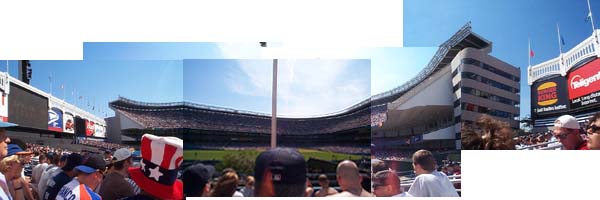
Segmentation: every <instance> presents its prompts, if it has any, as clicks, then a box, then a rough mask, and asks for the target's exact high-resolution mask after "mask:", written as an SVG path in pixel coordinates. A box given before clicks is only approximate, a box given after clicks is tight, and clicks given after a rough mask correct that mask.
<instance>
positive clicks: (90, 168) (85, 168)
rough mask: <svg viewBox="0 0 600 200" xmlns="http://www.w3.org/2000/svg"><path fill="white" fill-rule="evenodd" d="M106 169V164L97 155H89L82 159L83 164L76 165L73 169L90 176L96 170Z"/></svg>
mask: <svg viewBox="0 0 600 200" xmlns="http://www.w3.org/2000/svg"><path fill="white" fill-rule="evenodd" d="M105 168H106V162H105V161H104V159H102V157H101V156H100V155H98V154H94V153H90V154H88V155H86V156H85V157H83V164H81V165H78V166H77V167H75V169H77V170H79V171H80V172H83V173H86V174H91V173H94V172H96V171H97V170H104V169H105Z"/></svg>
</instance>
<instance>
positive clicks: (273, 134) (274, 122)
mask: <svg viewBox="0 0 600 200" xmlns="http://www.w3.org/2000/svg"><path fill="white" fill-rule="evenodd" d="M260 46H261V47H267V42H260ZM272 93H273V96H272V97H271V102H272V103H271V148H275V147H277V59H273V92H272Z"/></svg>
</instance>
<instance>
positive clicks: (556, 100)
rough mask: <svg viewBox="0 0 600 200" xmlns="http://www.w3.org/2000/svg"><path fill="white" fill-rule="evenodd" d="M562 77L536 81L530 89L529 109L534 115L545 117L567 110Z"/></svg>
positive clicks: (565, 88) (565, 89) (564, 82)
mask: <svg viewBox="0 0 600 200" xmlns="http://www.w3.org/2000/svg"><path fill="white" fill-rule="evenodd" d="M566 82H567V81H566V78H565V77H564V76H558V77H555V78H551V79H547V80H544V81H538V82H536V83H534V84H533V85H532V87H531V104H532V106H531V108H532V110H533V113H534V114H535V115H546V114H551V113H557V112H562V111H565V110H568V109H569V99H567V98H568V97H567V84H566Z"/></svg>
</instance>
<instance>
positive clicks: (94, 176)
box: [67, 153, 118, 189]
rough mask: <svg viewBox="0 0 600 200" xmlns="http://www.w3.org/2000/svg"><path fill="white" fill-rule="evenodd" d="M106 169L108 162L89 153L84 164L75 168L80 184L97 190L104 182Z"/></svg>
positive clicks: (84, 159) (84, 158)
mask: <svg viewBox="0 0 600 200" xmlns="http://www.w3.org/2000/svg"><path fill="white" fill-rule="evenodd" d="M67 162H68V161H67ZM67 165H69V164H68V163H67ZM105 168H106V162H105V161H104V159H102V157H101V156H100V155H98V154H94V153H89V154H87V155H86V156H85V157H83V162H82V164H81V165H78V166H76V167H75V169H76V170H77V172H78V173H77V179H78V180H79V182H80V183H83V184H85V185H87V186H88V187H90V188H92V189H95V188H96V187H97V186H98V185H99V184H100V182H101V181H102V178H103V175H104V169H105ZM117 187H118V186H117Z"/></svg>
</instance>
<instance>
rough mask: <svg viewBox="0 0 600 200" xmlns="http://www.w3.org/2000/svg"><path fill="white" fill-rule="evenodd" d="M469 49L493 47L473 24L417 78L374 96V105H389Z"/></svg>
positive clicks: (441, 48) (442, 48) (446, 44)
mask: <svg viewBox="0 0 600 200" xmlns="http://www.w3.org/2000/svg"><path fill="white" fill-rule="evenodd" d="M469 47H470V48H476V49H486V48H489V50H491V47H492V42H490V41H488V40H486V39H485V38H483V37H481V36H479V35H477V34H475V33H473V32H472V31H471V22H468V23H467V24H465V25H464V26H463V27H462V28H460V29H459V30H458V32H456V33H455V34H454V35H452V37H450V39H448V40H447V41H446V42H444V43H442V44H441V45H440V46H439V48H438V50H437V51H436V52H435V55H434V56H433V58H432V59H431V60H430V61H429V64H427V66H426V67H425V68H424V69H423V70H421V72H419V74H417V76H415V77H414V78H412V79H411V80H409V81H408V82H406V83H404V84H402V85H401V86H398V87H396V88H394V89H392V90H389V91H387V92H383V93H381V94H377V95H374V96H373V97H372V98H371V99H372V104H381V103H387V102H391V101H393V100H395V99H397V98H398V97H400V96H402V94H404V93H405V92H407V91H409V90H410V89H412V88H413V87H415V86H416V85H417V84H419V83H421V82H422V81H423V80H425V79H426V78H427V77H429V76H430V75H431V74H433V73H434V72H436V71H437V70H439V69H441V68H442V67H444V66H446V65H447V64H449V63H450V62H451V61H452V59H454V57H455V56H456V55H457V54H458V52H460V51H461V50H463V49H465V48H469Z"/></svg>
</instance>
